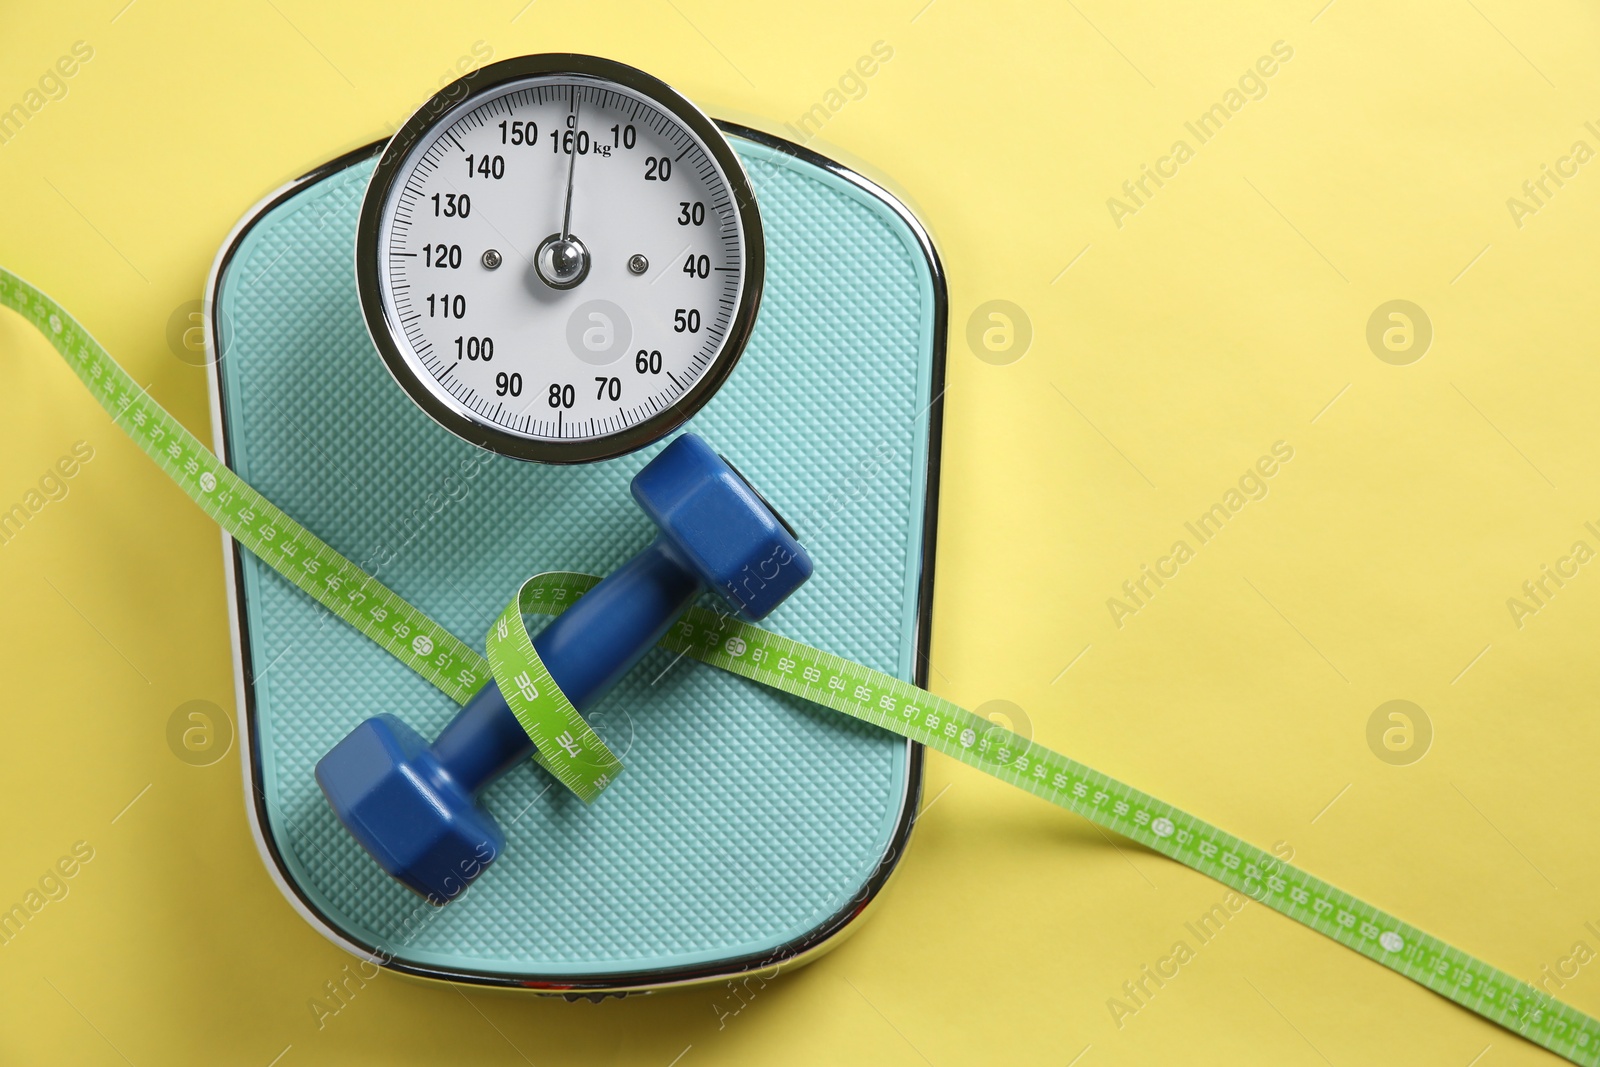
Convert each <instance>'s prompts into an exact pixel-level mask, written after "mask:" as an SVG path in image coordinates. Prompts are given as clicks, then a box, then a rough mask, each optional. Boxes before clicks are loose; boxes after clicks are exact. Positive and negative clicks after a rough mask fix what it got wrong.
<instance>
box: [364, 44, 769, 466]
mask: <svg viewBox="0 0 1600 1067" xmlns="http://www.w3.org/2000/svg"><path fill="white" fill-rule="evenodd" d="M763 265H764V255H763V243H762V234H761V220H760V216H759V214H758V213H757V210H756V203H755V196H754V194H753V193H752V191H751V189H750V183H749V179H748V178H747V177H746V175H745V172H744V168H743V167H742V166H741V165H740V163H739V159H738V157H737V156H736V155H735V154H734V152H733V150H732V148H731V147H730V146H729V145H728V142H727V140H726V139H725V138H724V137H723V136H722V134H721V132H720V131H718V129H717V128H716V126H715V125H714V124H713V123H712V122H711V121H710V120H709V119H707V118H706V117H705V115H703V114H702V113H701V112H700V111H699V110H698V109H696V108H695V106H694V105H693V104H691V103H690V102H689V101H688V100H686V99H684V98H683V97H682V96H680V95H679V94H678V93H677V92H675V91H674V90H673V89H672V88H670V87H669V86H667V85H666V84H665V83H663V82H661V81H659V80H657V79H655V78H653V77H651V76H650V75H648V74H645V73H644V72H642V71H639V70H636V69H634V68H633V67H629V66H626V65H624V64H621V63H615V62H612V61H609V60H604V59H597V58H595V57H592V56H580V55H565V54H563V55H541V56H526V57H522V58H518V59H510V60H506V61H504V62H501V63H495V64H492V65H490V66H487V67H484V68H482V69H481V70H477V71H474V72H473V73H471V74H468V75H467V76H466V77H464V78H462V79H461V80H460V81H457V82H455V83H453V84H451V85H449V86H447V87H445V88H444V89H443V90H441V91H440V92H439V94H438V95H437V96H435V97H434V98H433V99H432V100H430V101H429V102H428V103H427V104H425V105H423V107H422V108H421V110H419V111H418V112H417V113H416V114H415V115H413V116H412V117H411V119H410V120H409V121H407V123H406V124H405V126H404V127H402V128H401V130H400V132H399V133H398V134H396V135H395V137H394V139H393V140H392V141H391V142H390V143H389V146H388V147H387V148H386V149H385V150H384V152H383V155H382V157H381V158H380V159H379V161H378V164H377V167H376V169H375V170H374V172H373V175H372V180H371V183H370V185H369V186H368V188H367V193H366V198H365V200H364V201H363V202H362V207H361V219H360V224H359V228H358V232H357V247H356V274H357V280H358V283H359V288H360V293H361V303H362V308H363V311H364V312H365V315H366V320H367V328H368V331H369V332H370V333H371V335H372V339H373V341H374V343H375V344H376V345H377V348H378V351H379V353H380V354H381V355H382V356H383V359H384V362H385V363H386V364H387V365H388V368H389V371H390V373H391V374H393V375H394V378H395V380H396V381H397V382H399V383H400V385H401V386H402V387H403V388H404V389H405V391H406V392H407V394H408V395H410V397H411V399H412V400H414V401H415V402H416V403H417V404H418V406H420V407H421V408H422V409H423V410H424V411H426V412H427V413H428V414H429V415H430V416H431V417H432V418H433V419H435V420H436V421H437V422H439V423H440V424H441V425H443V426H444V427H445V428H446V429H448V430H450V431H451V432H452V433H455V434H456V435H457V436H459V437H462V438H465V439H466V440H468V441H471V442H473V443H474V444H477V445H481V446H482V447H485V448H489V449H492V450H494V451H496V452H500V453H504V454H506V455H510V456H515V457H517V458H519V459H529V460H538V461H542V462H547V463H576V462H584V461H588V460H595V459H603V458H607V457H610V456H616V455H620V454H622V453H625V452H630V451H632V450H634V449H636V448H641V447H643V446H644V445H647V444H649V443H650V442H652V441H655V440H657V439H659V438H661V437H662V436H664V435H666V434H667V433H669V432H671V431H672V430H673V429H675V428H676V427H678V426H679V425H680V424H681V423H683V422H684V420H686V419H688V418H689V417H690V416H691V415H693V414H694V413H695V412H696V411H697V410H699V408H700V407H701V406H702V405H704V404H705V402H706V401H707V400H709V399H710V398H711V396H712V394H713V393H715V392H716V390H717V388H718V387H719V386H720V385H721V384H722V382H723V380H724V379H726V378H727V376H728V373H729V372H730V371H731V370H732V369H733V366H734V364H735V363H736V362H737V361H738V359H739V356H740V354H741V353H742V352H743V349H744V345H745V341H746V339H747V338H748V337H749V333H750V329H751V326H752V324H753V322H754V319H755V314H756V308H757V306H758V305H759V303H760V298H761V284H762V269H763Z"/></svg>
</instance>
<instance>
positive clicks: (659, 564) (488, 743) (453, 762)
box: [433, 537, 705, 795]
mask: <svg viewBox="0 0 1600 1067" xmlns="http://www.w3.org/2000/svg"><path fill="white" fill-rule="evenodd" d="M704 588H705V587H704V586H703V585H701V584H700V581H699V579H698V578H696V577H695V575H694V572H693V571H692V570H691V569H690V567H689V566H688V565H687V564H686V563H684V562H683V560H682V559H681V558H680V557H679V556H678V554H677V551H676V550H675V549H674V548H673V547H672V546H671V544H670V543H669V542H668V541H667V539H666V538H665V537H657V538H656V539H655V540H654V541H653V542H651V543H650V546H649V547H648V548H646V549H645V550H644V551H643V552H640V553H639V554H638V555H637V556H634V557H633V559H631V560H629V561H628V562H627V563H625V564H623V565H622V566H621V567H619V568H618V569H617V570H615V571H613V572H612V573H611V574H610V575H609V576H607V577H606V579H605V580H604V581H602V582H601V583H600V584H599V585H597V586H595V587H594V588H593V589H591V590H589V591H588V592H587V593H585V594H584V595H583V596H582V597H580V598H579V599H578V601H577V603H575V604H573V605H572V607H570V608H568V609H567V610H566V611H564V612H562V613H561V614H560V615H558V616H556V618H555V619H554V620H552V621H551V622H550V623H549V625H547V626H546V627H545V628H544V629H543V630H541V631H540V632H539V635H538V636H537V637H535V638H534V639H533V647H534V650H535V651H536V652H538V653H539V658H540V659H541V660H543V661H544V665H545V668H546V669H547V670H548V671H549V672H550V677H551V678H553V679H554V680H555V683H556V685H557V686H559V687H560V689H561V691H562V692H563V693H565V694H566V697H567V699H568V700H570V701H571V702H572V705H573V707H575V708H577V709H578V710H579V711H582V710H584V709H585V708H586V707H588V706H589V704H590V703H592V702H593V701H594V700H596V699H598V698H599V697H600V696H601V695H602V694H604V693H605V692H606V690H608V689H610V688H611V686H612V685H613V684H615V683H616V681H617V680H618V679H619V678H621V677H622V676H623V675H624V674H626V673H627V672H628V671H629V670H631V669H632V668H633V665H634V664H636V663H638V662H639V660H640V659H641V658H643V656H644V654H645V653H646V652H648V651H650V649H651V648H653V647H654V646H655V643H656V642H657V641H659V640H661V638H662V637H663V636H665V635H666V632H667V630H668V629H669V628H670V627H671V626H672V624H673V623H674V622H676V621H677V620H678V617H679V616H680V615H682V614H683V613H684V612H685V611H686V610H688V607H689V605H690V604H691V603H693V602H694V599H695V597H697V596H698V595H699V594H700V592H701V591H702V590H703V589H704ZM532 752H533V742H532V741H531V740H529V738H528V734H527V732H526V731H525V730H523V728H522V724H521V723H519V722H517V719H516V716H515V715H513V714H511V709H510V708H509V707H508V706H507V705H506V700H505V697H504V696H503V695H502V694H501V692H500V687H499V686H498V685H496V684H495V683H494V681H493V680H492V679H491V680H490V681H489V682H488V683H487V684H486V685H485V686H484V687H483V688H482V689H480V690H478V692H477V693H476V695H474V696H473V698H472V699H471V700H470V701H468V702H467V704H466V706H465V707H463V708H462V709H461V710H460V711H459V712H457V713H456V717H455V718H454V719H452V720H451V721H450V725H448V726H446V727H445V728H444V732H443V733H441V734H440V735H439V737H438V740H436V741H434V743H433V753H434V755H435V756H436V757H437V758H438V760H439V763H440V764H441V765H442V766H443V767H444V769H445V770H446V771H448V772H449V774H450V775H451V777H452V778H454V779H455V780H456V783H457V784H458V785H459V786H460V787H461V788H462V789H464V790H466V791H467V793H468V794H469V795H470V794H473V793H476V792H477V791H478V790H480V789H482V788H483V787H484V786H487V785H488V784H489V783H490V782H492V781H494V780H495V779H496V778H498V777H500V775H502V774H504V773H505V772H506V771H508V770H510V769H511V768H512V767H514V766H516V765H517V764H518V763H520V762H522V760H524V759H526V758H527V757H528V756H529V755H530V754H531V753H532Z"/></svg>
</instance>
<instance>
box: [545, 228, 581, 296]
mask: <svg viewBox="0 0 1600 1067" xmlns="http://www.w3.org/2000/svg"><path fill="white" fill-rule="evenodd" d="M533 269H534V270H536V271H538V273H539V280H540V281H542V282H544V283H545V284H546V285H548V286H549V287H550V288H552V289H571V288H572V287H573V286H575V285H577V284H578V283H579V282H581V281H583V279H584V278H586V277H588V275H589V249H588V248H586V247H584V244H583V242H582V241H580V240H578V239H577V238H576V237H574V236H572V235H571V234H567V235H566V236H564V237H563V236H562V235H561V234H559V233H553V234H551V235H550V236H549V237H546V238H545V239H544V241H543V242H541V243H540V245H539V251H538V252H537V253H535V254H534V257H533Z"/></svg>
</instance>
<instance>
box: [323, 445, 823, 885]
mask: <svg viewBox="0 0 1600 1067" xmlns="http://www.w3.org/2000/svg"><path fill="white" fill-rule="evenodd" d="M633 498H634V500H635V501H636V502H637V503H638V505H639V506H640V507H641V508H643V509H644V512H645V514H647V515H649V516H650V518H651V519H652V520H654V522H655V523H656V525H657V526H658V527H660V530H661V532H660V533H659V534H658V535H657V536H656V539H655V540H654V541H653V542H651V544H650V547H648V548H646V549H645V550H644V551H643V552H640V553H639V554H638V555H637V556H635V557H634V558H633V559H631V560H629V561H628V562H627V563H625V564H623V566H622V567H621V568H620V569H619V570H617V571H615V572H614V573H612V574H611V576H610V577H608V578H606V579H605V581H603V582H601V583H600V584H599V585H597V586H595V587H594V588H593V589H591V590H590V591H589V592H588V593H586V594H584V596H583V597H582V598H581V599H579V600H578V602H577V603H576V604H574V605H573V606H572V607H570V608H568V609H567V610H566V611H565V612H564V613H563V614H561V615H560V616H558V617H557V618H556V619H554V620H553V621H552V622H550V624H549V625H547V626H546V627H545V628H544V629H543V630H542V631H540V633H539V634H538V636H537V637H535V638H534V642H533V646H534V648H535V649H537V650H538V652H539V657H540V659H542V660H543V661H544V663H545V666H546V667H547V668H548V669H549V671H550V676H551V677H552V678H554V679H555V682H556V684H557V685H559V686H560V687H561V691H562V692H564V693H565V694H566V695H567V699H569V700H571V701H572V703H573V705H574V706H575V707H577V708H578V710H579V711H582V710H583V709H584V708H585V707H587V706H588V705H590V704H592V703H593V702H594V701H595V700H597V699H598V698H599V697H600V696H601V695H602V694H603V693H605V691H606V690H607V689H609V688H610V687H611V686H612V684H613V683H615V682H616V681H617V679H619V678H621V677H622V675H623V674H625V673H626V672H627V671H628V669H629V668H630V667H632V666H633V665H634V664H635V663H637V662H638V661H639V659H640V658H641V657H642V656H643V655H644V654H645V653H646V652H648V651H649V650H650V648H651V647H652V646H653V645H655V643H656V642H657V641H659V640H660V639H661V637H662V636H663V635H664V634H665V633H666V632H667V630H668V628H669V627H671V626H672V624H673V623H674V622H675V621H677V619H678V617H679V616H680V615H682V614H683V612H684V611H685V610H686V609H687V608H688V607H689V605H690V604H691V603H692V602H693V601H694V599H695V598H696V597H697V596H699V595H700V593H701V592H702V591H703V590H705V589H707V588H710V589H712V590H715V591H716V592H717V593H719V594H721V596H722V597H723V599H724V600H726V601H727V602H728V604H729V606H730V607H732V608H733V609H734V611H736V612H737V613H738V614H739V615H740V616H741V617H743V618H745V619H748V620H750V621H751V622H755V621H757V620H760V619H762V618H764V617H766V615H767V614H768V613H770V612H771V611H772V610H773V609H774V608H776V607H777V606H778V605H779V604H781V603H783V601H784V599H785V598H787V597H788V596H789V594H790V593H792V592H794V591H795V590H796V589H798V588H799V587H800V585H801V584H802V583H803V582H804V581H805V580H806V579H807V578H809V577H810V576H811V559H810V557H808V556H807V555H806V552H805V549H803V548H801V547H800V544H799V542H798V541H796V540H795V535H794V531H793V530H792V529H791V528H790V527H789V525H788V523H786V522H784V521H783V519H782V517H781V516H779V515H778V513H777V512H776V511H774V510H773V509H772V507H771V505H769V504H768V503H767V502H766V501H765V500H764V499H762V497H761V495H760V494H759V493H757V492H756V491H755V489H753V488H752V487H751V486H750V484H749V483H748V482H746V481H745V480H744V477H743V476H742V475H740V474H739V472H738V471H736V470H735V469H734V468H733V467H732V466H731V465H729V464H728V463H727V461H726V460H724V459H722V457H720V456H718V455H717V454H716V453H715V452H713V451H712V450H711V448H710V446H709V445H707V444H706V443H705V442H704V441H702V440H701V439H700V438H698V437H696V436H695V435H694V434H684V435H682V436H681V437H679V438H678V439H677V440H676V441H674V442H672V443H671V444H670V445H668V446H667V447H666V448H665V449H663V450H662V452H661V454H660V455H658V456H656V458H655V459H653V460H651V461H650V462H649V463H648V464H647V465H646V466H645V467H644V469H643V470H641V471H639V473H638V474H636V475H635V476H634V479H633ZM532 752H533V742H532V741H530V740H528V735H527V734H526V733H525V732H524V731H523V729H522V727H521V726H520V725H519V724H518V723H517V720H516V718H515V716H513V715H512V714H511V709H510V708H508V707H507V706H506V702H505V698H504V697H503V696H501V694H500V689H499V687H498V686H497V685H495V683H494V682H493V681H490V682H489V683H488V684H487V685H485V686H484V687H483V688H482V689H480V690H479V691H478V693H477V695H475V696H474V697H473V698H472V700H471V701H469V702H468V703H467V705H466V706H465V707H464V708H462V709H461V711H460V712H459V713H457V715H456V717H455V719H453V720H452V721H451V723H450V725H449V726H446V727H445V729H444V732H443V733H441V734H440V735H439V738H438V740H437V741H435V742H434V743H433V746H432V747H431V748H430V747H429V746H428V744H427V743H426V742H425V741H423V739H422V738H421V737H419V736H418V735H417V733H416V731H414V730H412V729H411V728H410V727H408V726H406V725H405V724H404V723H403V722H401V721H400V720H399V719H397V718H395V717H394V716H393V715H379V716H377V717H375V718H371V719H368V720H367V721H366V722H364V723H362V724H361V725H360V726H358V727H356V728H355V730H353V731H351V733H350V734H349V735H348V736H347V737H345V739H344V740H343V741H340V742H339V743H338V744H337V745H335V746H334V747H333V748H332V750H330V751H329V752H328V754H327V755H326V756H323V757H322V759H321V760H320V761H318V763H317V783H318V784H319V785H321V786H322V792H323V793H324V794H325V795H326V796H327V798H328V802H329V803H330V804H332V805H333V810H334V812H335V814H337V815H338V817H339V821H340V822H342V823H343V824H344V826H345V829H347V830H349V831H350V833H351V834H353V835H354V836H355V839H356V840H357V841H359V842H360V843H361V846H362V847H363V848H365V849H366V850H367V852H368V853H370V854H371V855H372V857H373V858H374V859H376V860H377V861H378V863H379V865H380V866H382V867H383V869H384V870H385V871H388V872H389V873H390V874H391V875H393V876H394V877H395V878H397V879H399V880H400V881H401V882H402V883H404V884H405V885H406V886H407V887H408V888H410V889H412V890H415V891H416V892H417V893H420V894H421V895H422V896H424V897H426V898H428V899H429V900H430V901H432V902H433V903H436V904H442V903H444V902H445V901H448V900H450V899H451V898H453V897H455V896H456V895H457V894H459V893H460V892H461V891H462V890H463V889H465V888H466V887H467V885H468V884H470V883H471V882H472V880H473V879H474V878H476V877H477V876H478V875H479V874H480V873H482V871H483V869H484V868H485V867H487V866H488V865H489V863H491V862H492V861H493V860H494V858H495V857H496V856H497V855H499V853H500V851H501V849H503V848H504V847H505V835H504V834H503V833H502V832H501V830H500V827H499V825H498V824H496V823H495V821H494V817H493V816H492V815H490V814H489V812H488V811H487V810H485V809H484V808H483V807H482V806H481V805H480V804H478V803H477V800H476V795H477V793H478V792H479V791H480V790H482V789H483V788H484V787H485V786H487V785H488V784H489V783H490V782H493V781H494V780H495V779H496V778H498V777H500V775H502V774H504V773H505V772H506V771H508V770H510V769H511V768H512V767H514V766H516V765H517V764H519V763H521V762H522V761H523V760H525V759H527V758H528V757H529V755H531V753H532Z"/></svg>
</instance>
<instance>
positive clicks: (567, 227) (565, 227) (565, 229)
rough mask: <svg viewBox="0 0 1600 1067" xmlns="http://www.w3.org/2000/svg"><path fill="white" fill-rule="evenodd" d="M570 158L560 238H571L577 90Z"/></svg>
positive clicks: (576, 148)
mask: <svg viewBox="0 0 1600 1067" xmlns="http://www.w3.org/2000/svg"><path fill="white" fill-rule="evenodd" d="M571 151H572V158H571V159H569V160H568V161H567V206H566V207H565V208H564V209H563V210H562V212H561V236H562V237H565V238H569V239H570V238H571V237H572V175H573V173H574V172H576V171H577V169H578V90H577V87H576V86H574V87H573V90H572V149H571Z"/></svg>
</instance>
